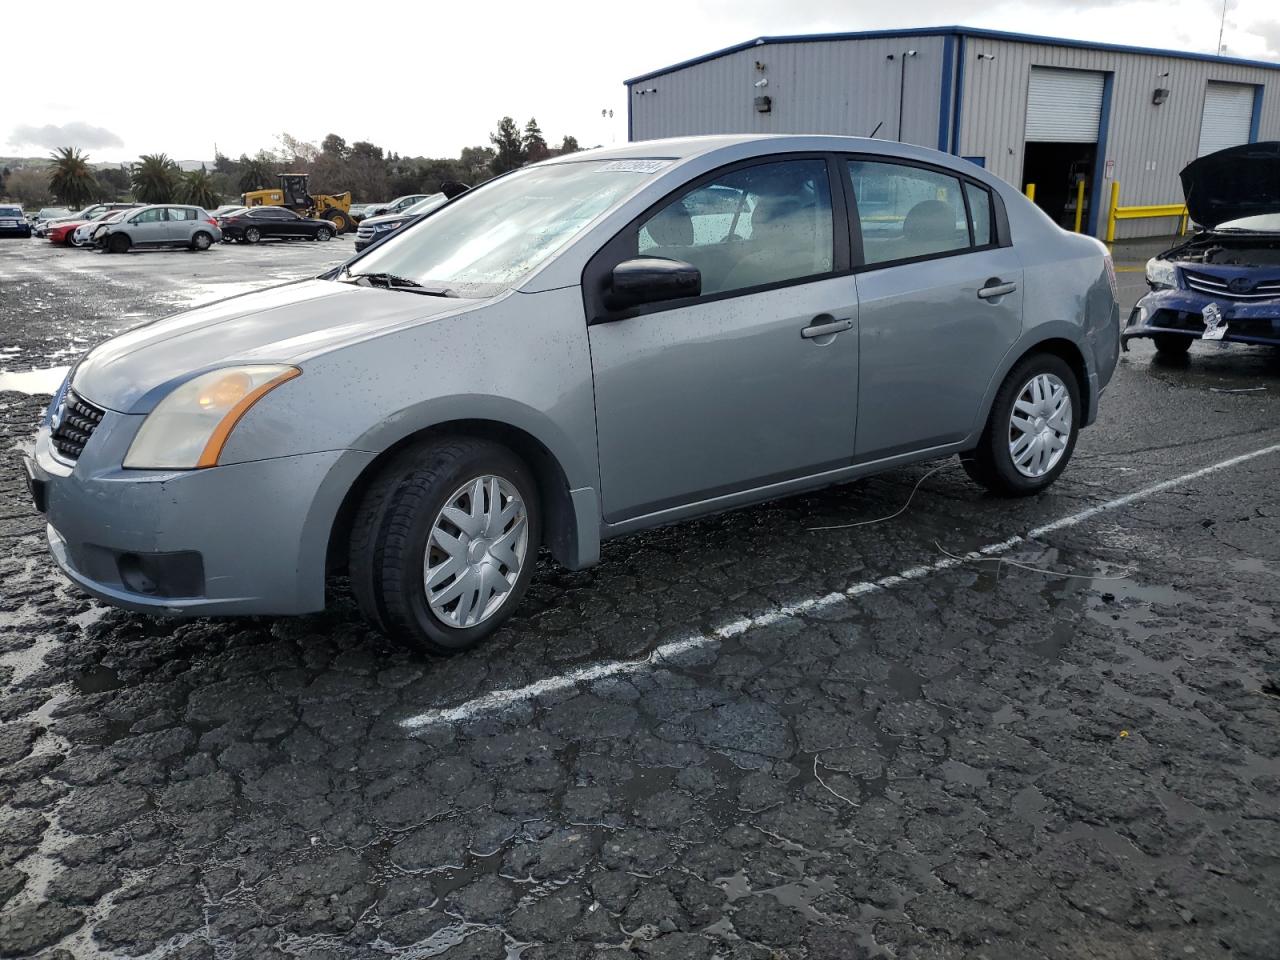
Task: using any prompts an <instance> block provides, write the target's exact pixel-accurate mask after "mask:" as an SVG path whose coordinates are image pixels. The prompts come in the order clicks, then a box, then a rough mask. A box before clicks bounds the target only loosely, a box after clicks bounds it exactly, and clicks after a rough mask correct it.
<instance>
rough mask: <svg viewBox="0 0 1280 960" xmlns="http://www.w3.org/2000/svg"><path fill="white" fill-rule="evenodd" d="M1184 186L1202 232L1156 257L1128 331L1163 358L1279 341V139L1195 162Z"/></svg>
mask: <svg viewBox="0 0 1280 960" xmlns="http://www.w3.org/2000/svg"><path fill="white" fill-rule="evenodd" d="M1180 176H1181V178H1182V191H1183V194H1184V195H1185V196H1186V200H1187V212H1188V214H1189V215H1190V217H1191V220H1192V221H1193V222H1194V223H1195V224H1196V225H1197V226H1198V228H1199V229H1198V230H1197V231H1196V233H1195V234H1194V235H1193V236H1191V237H1190V238H1188V239H1186V240H1184V241H1183V242H1181V243H1179V244H1177V245H1176V246H1174V247H1172V248H1170V249H1169V250H1166V251H1165V252H1164V253H1161V254H1159V255H1157V256H1155V257H1152V258H1151V259H1150V260H1149V261H1147V284H1148V285H1149V286H1150V287H1151V292H1150V293H1148V294H1147V295H1146V296H1144V297H1143V298H1142V299H1141V300H1139V301H1138V304H1137V306H1135V307H1134V308H1133V312H1132V313H1131V314H1130V315H1129V321H1128V323H1127V324H1126V326H1125V329H1124V331H1123V332H1122V333H1121V336H1120V342H1121V346H1122V347H1123V348H1124V349H1125V350H1127V349H1128V348H1129V341H1130V340H1132V339H1134V338H1135V337H1150V338H1151V339H1152V340H1153V341H1154V342H1155V347H1156V350H1157V351H1158V352H1160V353H1162V354H1185V353H1186V352H1187V351H1188V350H1189V349H1190V348H1191V344H1192V342H1193V341H1195V340H1218V341H1232V342H1235V343H1253V344H1266V345H1268V346H1280V142H1269V143H1248V144H1243V145H1242V146H1239V147H1229V148H1227V149H1226V150H1220V151H1218V152H1217V153H1211V154H1209V155H1208V156H1205V157H1200V158H1199V159H1198V160H1193V161H1192V162H1191V163H1189V164H1187V166H1186V167H1184V168H1183V170H1182V173H1181V174H1180Z"/></svg>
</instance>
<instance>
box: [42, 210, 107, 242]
mask: <svg viewBox="0 0 1280 960" xmlns="http://www.w3.org/2000/svg"><path fill="white" fill-rule="evenodd" d="M108 212H109V211H108ZM90 222H92V221H90V220H51V221H50V222H48V223H46V224H45V225H44V236H45V239H46V240H48V241H49V242H50V243H60V244H63V245H65V246H68V247H69V246H72V245H73V244H74V242H75V233H76V229H77V228H78V227H83V226H84V225H85V224H86V223H90Z"/></svg>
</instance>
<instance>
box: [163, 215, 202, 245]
mask: <svg viewBox="0 0 1280 960" xmlns="http://www.w3.org/2000/svg"><path fill="white" fill-rule="evenodd" d="M165 213H166V215H167V216H168V218H169V220H168V224H169V228H168V229H167V230H166V231H165V241H166V242H168V243H174V244H178V243H187V242H188V241H189V240H190V239H191V227H192V223H191V221H192V220H194V219H195V211H194V210H192V209H191V208H190V207H166V208H165Z"/></svg>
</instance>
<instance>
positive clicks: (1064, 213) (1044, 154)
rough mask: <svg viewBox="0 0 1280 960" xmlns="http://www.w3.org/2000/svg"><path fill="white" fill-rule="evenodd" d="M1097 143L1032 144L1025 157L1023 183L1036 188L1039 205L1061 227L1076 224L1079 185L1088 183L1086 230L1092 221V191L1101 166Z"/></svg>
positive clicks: (1085, 215) (1085, 196) (1085, 210)
mask: <svg viewBox="0 0 1280 960" xmlns="http://www.w3.org/2000/svg"><path fill="white" fill-rule="evenodd" d="M1097 157H1098V145H1097V144H1096V143H1028V144H1027V146H1026V153H1025V154H1023V158H1022V181H1023V186H1024V188H1025V186H1026V184H1029V183H1034V184H1035V185H1036V206H1038V207H1039V208H1040V209H1041V210H1043V211H1044V212H1045V213H1047V214H1048V215H1049V216H1050V217H1052V218H1053V220H1054V222H1055V223H1057V224H1058V225H1059V226H1061V227H1065V228H1066V229H1068V230H1071V229H1073V228H1074V227H1075V223H1076V200H1077V198H1078V196H1079V194H1078V190H1079V183H1080V181H1082V180H1083V181H1084V210H1083V212H1082V213H1081V215H1080V223H1081V226H1082V227H1083V226H1084V225H1085V224H1087V223H1088V222H1089V191H1090V190H1091V189H1092V188H1093V183H1092V180H1093V171H1094V165H1095V164H1096V163H1097Z"/></svg>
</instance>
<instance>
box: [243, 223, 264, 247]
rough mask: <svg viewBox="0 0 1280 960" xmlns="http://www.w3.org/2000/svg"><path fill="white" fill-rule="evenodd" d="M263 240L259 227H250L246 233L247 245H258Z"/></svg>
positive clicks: (245, 240)
mask: <svg viewBox="0 0 1280 960" xmlns="http://www.w3.org/2000/svg"><path fill="white" fill-rule="evenodd" d="M261 239H262V231H261V230H259V229H258V228H257V227H250V228H249V229H248V230H246V231H245V232H244V242H245V243H257V242H258V241H259V240H261Z"/></svg>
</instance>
